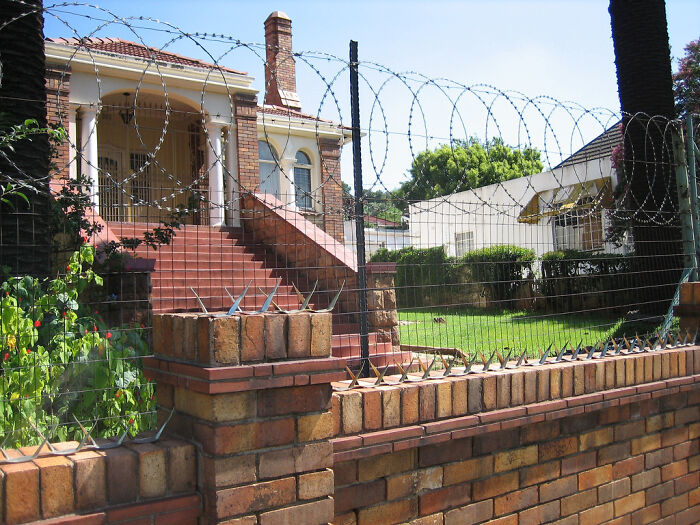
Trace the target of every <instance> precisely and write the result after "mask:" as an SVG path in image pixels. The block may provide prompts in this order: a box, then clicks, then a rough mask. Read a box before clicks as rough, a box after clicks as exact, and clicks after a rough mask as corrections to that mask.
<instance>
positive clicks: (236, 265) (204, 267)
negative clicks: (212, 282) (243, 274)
mask: <svg viewBox="0 0 700 525" xmlns="http://www.w3.org/2000/svg"><path fill="white" fill-rule="evenodd" d="M261 268H267V265H266V264H265V261H256V260H249V261H236V260H233V261H231V260H229V261H194V260H192V259H190V260H185V259H182V260H168V259H160V260H158V261H156V270H155V272H154V274H155V273H168V272H172V271H174V270H184V271H190V270H193V269H195V270H197V271H211V270H216V271H229V272H230V271H234V270H241V269H243V270H246V269H251V270H252V269H261ZM153 276H154V275H153Z"/></svg>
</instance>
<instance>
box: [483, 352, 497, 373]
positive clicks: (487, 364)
mask: <svg viewBox="0 0 700 525" xmlns="http://www.w3.org/2000/svg"><path fill="white" fill-rule="evenodd" d="M495 356H496V351H495V350H494V351H493V352H492V353H491V356H490V357H489V358H488V360H487V359H486V358H485V357H484V354H481V362H482V363H484V369H483V371H484V372H488V371H489V369H490V368H491V362H492V361H493V358H494V357H495Z"/></svg>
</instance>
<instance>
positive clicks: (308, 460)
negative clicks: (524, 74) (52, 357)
mask: <svg viewBox="0 0 700 525" xmlns="http://www.w3.org/2000/svg"><path fill="white" fill-rule="evenodd" d="M698 291H700V289H699V290H698ZM695 295H697V296H698V300H699V301H700V293H698V294H695ZM681 297H682V304H681V308H680V310H681V311H683V305H684V304H685V303H683V298H684V297H685V298H687V297H688V293H687V292H686V293H684V294H682V295H681ZM693 297H694V295H693ZM693 300H694V299H693ZM685 309H686V310H688V308H685ZM691 310H692V309H691ZM694 312H695V311H694V310H693V312H691V313H693V315H695V313H694ZM330 322H331V321H330V316H329V315H327V314H315V313H310V314H302V315H289V316H288V315H283V314H278V313H269V314H264V315H257V316H256V315H250V316H247V315H236V316H231V317H214V316H205V315H197V314H168V315H158V316H155V320H154V347H155V352H156V353H155V355H154V356H153V357H151V358H148V359H145V368H146V373H148V374H149V376H150V377H152V378H154V379H155V380H156V383H157V395H158V403H159V419H160V421H161V422H162V421H163V420H164V419H165V418H166V417H169V415H170V414H171V412H172V414H173V415H172V419H171V421H170V423H169V425H168V427H167V431H168V434H169V436H168V438H167V439H165V440H162V441H159V442H158V443H157V444H143V445H135V444H130V445H126V446H124V447H120V448H118V449H114V450H110V451H104V452H96V451H85V452H80V453H77V454H73V455H70V456H67V457H40V458H38V459H35V460H33V461H32V462H28V463H23V464H7V463H5V464H0V485H1V489H2V490H1V491H0V495H2V496H1V499H2V512H3V514H2V519H3V522H4V523H27V522H34V521H37V520H41V519H46V520H53V521H48V523H61V524H66V523H76V524H78V523H79V524H92V523H131V524H132V525H135V524H146V523H148V524H155V523H181V524H190V523H191V524H195V523H196V524H199V525H205V524H213V523H217V524H218V523H225V524H227V525H234V524H235V525H277V524H286V523H289V524H294V525H320V524H323V523H329V522H331V521H332V522H333V523H334V524H335V525H355V524H359V525H365V524H372V525H381V524H393V523H412V524H413V525H428V524H440V525H451V524H460V525H462V524H470V523H479V522H491V523H497V524H500V525H504V524H516V523H523V524H530V523H544V522H556V523H561V524H567V525H568V524H570V525H574V524H588V523H607V522H609V523H611V524H613V523H614V524H628V523H629V524H632V523H656V522H658V523H677V524H679V523H680V524H682V523H698V522H700V488H699V487H698V485H699V484H700V347H698V346H680V345H679V346H677V347H676V348H670V347H667V348H665V349H662V350H654V351H648V352H640V353H632V354H628V355H607V356H606V357H603V358H600V357H598V358H596V359H590V360H589V359H583V358H581V359H578V360H576V361H573V362H572V361H568V360H567V361H564V362H560V363H552V362H550V363H548V364H546V365H542V366H533V367H530V366H524V367H520V368H518V369H512V368H511V369H509V368H506V369H503V370H499V371H487V372H483V371H481V372H477V373H472V374H468V375H462V376H453V377H438V376H439V375H440V373H441V372H438V371H436V372H434V373H433V374H432V376H431V378H430V379H426V380H420V381H409V382H406V383H403V384H388V385H382V386H379V387H371V388H356V389H353V390H345V391H341V390H340V389H341V388H342V387H343V386H347V381H343V380H344V378H345V372H344V371H343V369H344V366H345V361H344V360H343V359H338V358H334V357H331V356H330V339H331V330H330ZM684 322H685V321H684ZM686 324H687V323H686ZM689 326H691V325H689ZM387 380H388V382H390V383H391V382H392V381H397V378H396V377H394V378H393V379H392V378H388V379H387ZM334 388H335V389H336V391H334ZM172 436H177V437H178V439H177V440H176V439H173V437H172ZM183 439H184V440H185V441H181V440H183ZM13 453H14V454H22V453H25V454H31V453H32V449H31V448H29V449H22V450H20V451H15V452H13Z"/></svg>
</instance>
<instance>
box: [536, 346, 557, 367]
mask: <svg viewBox="0 0 700 525" xmlns="http://www.w3.org/2000/svg"><path fill="white" fill-rule="evenodd" d="M552 346H554V348H556V345H554V343H550V344H549V346H548V347H547V350H545V351H544V353H543V354H542V355H541V356H540V361H539V364H541V365H543V364H545V363H546V362H547V358H548V357H549V351H550V350H551V349H552Z"/></svg>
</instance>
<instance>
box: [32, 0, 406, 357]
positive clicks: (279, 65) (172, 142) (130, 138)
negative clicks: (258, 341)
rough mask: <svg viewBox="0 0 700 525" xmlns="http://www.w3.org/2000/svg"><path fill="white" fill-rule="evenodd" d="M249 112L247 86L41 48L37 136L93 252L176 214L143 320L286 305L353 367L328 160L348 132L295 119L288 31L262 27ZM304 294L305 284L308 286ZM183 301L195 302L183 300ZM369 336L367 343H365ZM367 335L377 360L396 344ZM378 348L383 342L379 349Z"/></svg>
mask: <svg viewBox="0 0 700 525" xmlns="http://www.w3.org/2000/svg"><path fill="white" fill-rule="evenodd" d="M265 41H266V62H265V93H264V95H263V103H262V104H260V103H259V101H258V92H257V90H256V89H255V88H254V87H253V85H252V84H253V81H254V79H253V77H252V76H250V75H248V74H247V73H243V72H241V71H237V70H235V69H230V68H227V67H221V66H218V65H214V64H210V63H207V62H203V61H200V60H196V59H194V58H189V57H185V56H182V55H178V54H175V53H172V52H170V51H168V50H167V49H157V48H152V47H147V46H146V45H143V44H142V43H135V42H129V41H126V40H121V39H117V38H82V39H74V38H70V39H65V38H50V39H47V40H46V43H45V50H46V64H47V84H48V86H47V93H48V95H47V108H48V109H47V111H48V115H49V121H50V122H54V123H59V124H61V125H63V126H64V127H65V128H66V129H67V131H68V136H69V141H68V143H67V144H64V145H63V146H62V148H60V151H59V156H58V160H57V165H58V167H59V171H58V173H57V174H56V177H55V179H56V183H59V182H60V181H61V180H69V179H72V178H75V177H76V176H77V174H78V173H81V174H82V175H84V176H85V177H86V178H87V179H88V180H89V181H90V186H91V196H92V202H93V209H94V210H95V212H96V216H97V217H96V219H97V220H99V221H103V222H104V224H105V227H104V229H103V231H102V233H101V234H100V236H99V237H98V238H96V239H95V243H96V244H97V245H98V246H99V245H100V244H102V243H105V242H108V241H110V240H114V239H115V238H116V239H119V238H123V237H132V236H140V235H141V234H142V232H143V231H144V230H145V229H146V227H149V228H150V227H152V226H153V225H155V224H157V223H158V222H159V221H160V220H162V219H167V218H169V217H170V216H171V215H172V213H173V211H174V210H184V211H185V212H186V215H185V218H184V222H185V223H186V224H185V226H184V228H183V229H182V230H180V231H178V232H176V236H175V238H174V240H173V242H172V243H171V244H170V245H168V246H161V247H160V248H159V249H158V251H157V252H154V251H152V250H149V249H148V248H147V247H145V246H142V247H140V248H139V249H138V250H137V255H139V256H141V257H145V258H155V271H154V272H153V273H152V292H151V302H152V308H153V311H154V312H182V311H194V310H199V308H200V302H199V300H201V301H202V303H203V304H204V305H206V308H207V309H208V310H210V311H211V310H224V309H228V308H229V307H230V305H231V303H232V300H231V298H230V294H240V293H241V292H242V291H243V290H244V289H246V287H247V285H248V284H251V286H249V288H248V293H247V295H246V298H245V300H244V302H243V307H244V308H246V309H248V310H251V309H255V308H259V307H260V306H261V305H262V303H263V302H264V300H265V298H266V295H265V291H266V290H268V291H269V290H270V289H271V288H272V287H273V286H274V285H275V283H276V282H277V279H281V280H282V281H281V284H280V285H279V287H278V289H277V293H276V295H275V301H276V303H277V304H278V305H279V306H280V307H282V308H284V307H287V308H297V307H298V306H299V304H300V300H299V296H298V294H297V293H296V290H295V289H294V288H295V287H296V288H297V289H298V290H300V291H302V292H307V293H308V292H309V291H310V290H311V289H312V288H315V290H316V292H315V295H314V300H313V302H312V306H314V307H316V308H322V307H324V306H327V305H328V303H329V302H330V300H331V298H332V297H333V296H334V295H335V293H336V292H337V290H338V289H339V288H340V287H341V283H345V285H344V286H345V288H344V292H343V294H342V295H341V297H340V300H339V301H338V303H337V305H336V308H335V310H334V324H333V333H334V335H333V345H334V353H335V354H336V355H343V356H348V357H349V356H359V340H360V339H359V334H357V331H358V329H359V325H358V322H357V321H358V319H357V318H356V313H357V309H358V306H357V304H358V299H357V294H356V293H355V289H356V275H357V263H356V259H355V254H354V252H353V251H352V250H349V249H346V248H345V246H344V244H343V241H344V235H343V203H342V186H341V178H340V153H341V148H342V146H343V144H345V143H347V142H348V141H349V140H350V138H351V134H350V130H349V129H347V128H345V127H343V126H342V125H340V124H337V123H334V122H331V121H327V120H323V119H320V118H317V117H315V116H313V115H310V114H307V113H304V112H302V108H301V97H300V96H299V94H298V92H297V86H296V69H295V59H294V56H293V54H292V25H291V20H290V18H289V17H288V16H287V15H286V14H284V13H282V12H279V11H276V12H273V13H272V14H270V16H269V17H268V18H267V19H266V21H265ZM316 283H317V284H316ZM193 291H194V292H196V294H197V296H195V293H193ZM379 332H381V333H379ZM391 332H392V330H390V329H387V330H380V331H378V332H373V333H370V343H371V346H372V349H371V352H372V353H373V354H375V355H376V356H377V357H378V360H377V361H376V362H377V363H380V362H381V359H382V358H381V356H384V357H386V359H385V361H386V360H387V359H388V358H389V356H391V354H392V352H395V351H396V350H397V349H398V331H397V328H396V327H393V333H391ZM392 340H393V343H392Z"/></svg>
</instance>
